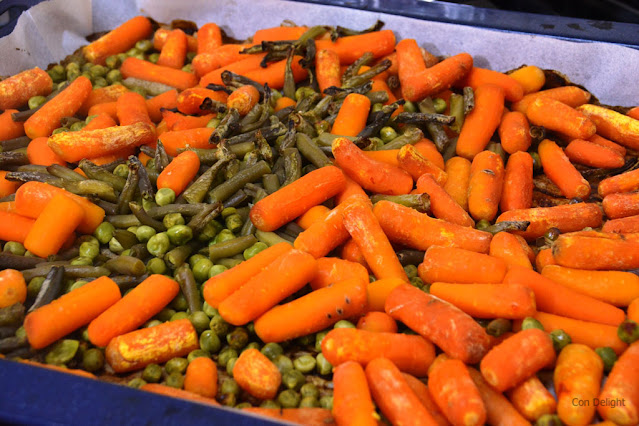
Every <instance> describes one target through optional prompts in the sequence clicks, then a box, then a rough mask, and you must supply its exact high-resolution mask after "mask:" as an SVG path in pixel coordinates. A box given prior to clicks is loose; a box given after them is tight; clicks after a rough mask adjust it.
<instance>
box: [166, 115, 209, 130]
mask: <svg viewBox="0 0 639 426" xmlns="http://www.w3.org/2000/svg"><path fill="white" fill-rule="evenodd" d="M212 118H215V114H207V115H197V116H196V115H180V116H179V117H177V119H176V120H175V122H174V123H173V126H171V129H170V130H172V131H174V132H177V131H180V130H188V129H200V128H202V127H206V125H207V124H208V123H209V121H211V119H212Z"/></svg>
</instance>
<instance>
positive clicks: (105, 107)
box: [87, 102, 118, 121]
mask: <svg viewBox="0 0 639 426" xmlns="http://www.w3.org/2000/svg"><path fill="white" fill-rule="evenodd" d="M100 114H107V115H108V116H109V117H111V119H113V121H117V119H118V112H117V103H116V102H105V103H103V104H97V105H93V106H92V107H91V108H89V112H87V116H88V117H90V116H92V115H100Z"/></svg>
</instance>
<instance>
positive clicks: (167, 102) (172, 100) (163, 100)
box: [146, 89, 178, 123]
mask: <svg viewBox="0 0 639 426" xmlns="http://www.w3.org/2000/svg"><path fill="white" fill-rule="evenodd" d="M177 97H178V93H177V90H175V89H172V90H167V91H166V92H164V93H161V94H159V95H157V96H154V97H152V98H151V99H147V100H146V110H147V112H148V113H149V117H151V121H153V122H154V123H157V122H159V121H162V109H163V108H165V109H172V108H176V107H177Z"/></svg>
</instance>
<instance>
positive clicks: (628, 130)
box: [577, 104, 639, 150]
mask: <svg viewBox="0 0 639 426" xmlns="http://www.w3.org/2000/svg"><path fill="white" fill-rule="evenodd" d="M577 111H578V112H579V113H581V114H584V115H585V116H586V117H588V118H589V119H590V120H591V121H592V122H593V123H594V125H595V126H597V133H598V134H600V135H601V136H603V137H604V138H608V139H610V140H612V141H614V142H617V143H619V144H621V145H623V146H625V147H626V148H632V149H635V150H636V149H639V120H637V119H634V118H632V117H629V116H627V115H623V114H621V113H618V112H616V111H613V110H611V109H608V108H604V107H602V106H598V105H592V104H589V105H582V106H580V107H578V108H577Z"/></svg>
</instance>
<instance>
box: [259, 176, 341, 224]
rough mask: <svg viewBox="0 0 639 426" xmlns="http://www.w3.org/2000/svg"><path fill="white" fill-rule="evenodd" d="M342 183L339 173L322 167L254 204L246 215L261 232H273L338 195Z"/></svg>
mask: <svg viewBox="0 0 639 426" xmlns="http://www.w3.org/2000/svg"><path fill="white" fill-rule="evenodd" d="M345 185H346V181H345V179H344V174H343V173H342V171H341V170H340V169H338V168H337V167H334V166H326V167H322V168H320V169H317V170H314V171H312V172H310V173H307V174H305V175H304V176H302V177H301V178H300V179H298V180H296V181H294V182H293V183H291V184H289V185H287V186H285V187H283V188H280V189H279V190H277V191H276V192H274V193H272V194H270V195H268V196H267V197H265V198H263V199H262V200H260V201H258V202H257V203H256V204H255V205H254V206H253V208H252V209H251V212H250V214H249V217H250V219H251V221H252V222H253V223H254V224H255V226H256V227H257V228H258V229H260V230H262V231H273V230H275V229H277V228H279V227H280V226H282V225H285V224H286V223H288V222H290V221H291V220H293V219H295V218H297V217H298V216H300V215H301V214H302V213H304V212H305V211H307V210H308V209H310V208H311V207H313V206H316V205H318V204H320V203H322V202H324V201H326V200H328V199H329V198H331V197H332V196H334V195H336V194H337V193H339V192H340V191H341V190H342V189H344V186H345Z"/></svg>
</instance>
